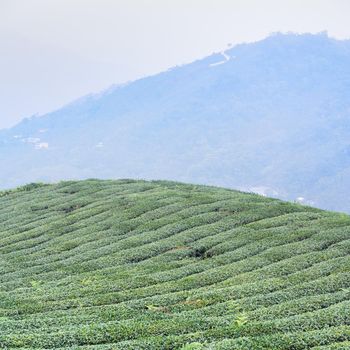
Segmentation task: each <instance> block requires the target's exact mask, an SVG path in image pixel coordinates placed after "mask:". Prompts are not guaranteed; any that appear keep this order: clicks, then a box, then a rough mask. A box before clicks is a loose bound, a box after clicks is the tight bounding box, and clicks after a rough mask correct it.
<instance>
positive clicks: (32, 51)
mask: <svg viewBox="0 0 350 350" xmlns="http://www.w3.org/2000/svg"><path fill="white" fill-rule="evenodd" d="M349 13H350V1H348V0H300V1H299V0H242V1H240V0H50V1H47V0H0V128H4V127H9V126H11V125H13V124H15V123H16V122H18V121H19V120H20V119H22V118H24V117H28V116H30V115H33V114H43V113H45V112H48V111H51V110H54V109H56V108H59V107H60V106H62V105H63V104H65V103H67V102H70V101H71V100H73V99H75V98H77V97H80V96H82V95H85V94H88V93H90V92H98V91H99V90H101V89H104V88H107V87H108V86H110V85H111V84H114V83H122V82H125V81H128V80H133V79H136V78H138V77H141V76H144V75H149V74H152V73H156V72H159V71H162V70H165V69H167V68H169V67H171V66H174V65H177V64H182V63H186V62H190V61H192V60H194V59H197V58H201V57H203V56H206V55H208V54H210V53H212V52H213V51H220V50H221V49H224V48H226V47H227V44H229V43H232V44H236V43H240V42H250V41H256V40H259V39H262V38H264V37H266V36H267V35H269V34H270V33H272V32H276V31H283V32H286V31H293V32H300V33H301V32H312V33H317V32H320V31H324V30H327V31H328V34H329V35H330V36H332V37H336V38H340V39H347V38H350V24H349Z"/></svg>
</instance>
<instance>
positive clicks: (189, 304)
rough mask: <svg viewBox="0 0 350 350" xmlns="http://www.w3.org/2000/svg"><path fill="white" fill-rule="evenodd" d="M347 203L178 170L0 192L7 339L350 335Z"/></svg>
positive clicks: (296, 341)
mask: <svg viewBox="0 0 350 350" xmlns="http://www.w3.org/2000/svg"><path fill="white" fill-rule="evenodd" d="M349 251H350V217H349V216H347V215H345V214H338V213H330V212H324V211H321V210H318V209H314V208H310V207H305V206H301V205H298V204H292V203H285V202H281V201H279V200H276V199H269V198H264V197H261V196H258V195H254V194H247V193H241V192H236V191H231V190H226V189H220V188H214V187H205V186H195V185H185V184H179V183H174V182H161V181H154V182H145V181H132V180H120V181H98V180H87V181H81V182H62V183H59V184H57V185H42V184H39V185H33V184H31V185H28V186H26V187H22V188H20V189H18V190H14V191H7V192H2V193H0V271H1V274H0V279H1V284H0V286H1V290H0V348H2V349H11V348H22V349H46V348H62V349H90V350H107V349H187V350H189V349H247V350H248V349H249V350H250V349H253V350H254V349H259V350H260V349H261V350H263V349H276V350H277V349H280V350H287V349H293V350H298V349H313V350H326V349H328V350H331V349H338V350H339V349H348V348H349V344H350V255H349Z"/></svg>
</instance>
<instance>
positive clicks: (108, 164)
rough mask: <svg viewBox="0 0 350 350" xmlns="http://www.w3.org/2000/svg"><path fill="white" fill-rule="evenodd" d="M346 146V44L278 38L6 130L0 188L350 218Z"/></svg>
mask: <svg viewBox="0 0 350 350" xmlns="http://www.w3.org/2000/svg"><path fill="white" fill-rule="evenodd" d="M19 103H20V101H19ZM349 139H350V42H349V41H338V40H334V39H331V38H329V37H327V36H326V35H324V34H320V35H293V34H288V35H282V34H278V35H273V36H271V37H269V38H267V39H265V40H262V41H259V42H256V43H251V44H242V45H238V46H235V47H233V48H231V49H228V50H226V51H225V52H224V53H223V54H221V53H216V54H213V55H211V56H209V57H206V58H204V59H201V60H198V61H196V62H193V63H191V64H187V65H183V66H180V67H175V68H174V69H171V70H168V71H166V72H163V73H161V74H158V75H155V76H151V77H146V78H144V79H140V80H137V81H135V82H131V83H129V84H125V85H122V86H116V87H112V88H111V89H109V90H107V91H104V92H102V93H101V94H97V95H91V96H87V97H85V98H82V99H80V100H78V101H75V102H74V103H72V104H70V105H68V106H65V107H64V108H62V109H60V110H58V111H55V112H53V113H49V114H47V115H45V116H41V117H33V118H30V119H26V120H24V121H23V122H22V123H20V124H19V125H17V126H16V127H14V128H12V129H10V130H4V131H2V132H1V131H0V164H1V172H0V188H6V187H14V186H18V185H20V184H24V183H28V182H33V181H35V182H37V181H45V182H48V181H59V180H61V179H82V178H141V179H168V180H176V181H183V182H191V183H202V184H212V185H217V186H224V187H231V188H238V189H243V190H253V191H256V192H258V193H263V194H266V195H268V196H276V197H279V198H281V199H288V200H293V201H294V200H296V199H297V198H299V199H298V200H300V201H303V202H304V203H308V204H312V205H315V206H317V207H320V208H325V209H331V210H338V211H348V212H349V213H350V196H349V195H348V193H349V191H348V189H349V188H350V142H349ZM23 169H26V171H25V172H24V171H23Z"/></svg>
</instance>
